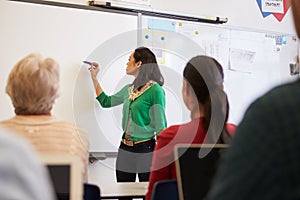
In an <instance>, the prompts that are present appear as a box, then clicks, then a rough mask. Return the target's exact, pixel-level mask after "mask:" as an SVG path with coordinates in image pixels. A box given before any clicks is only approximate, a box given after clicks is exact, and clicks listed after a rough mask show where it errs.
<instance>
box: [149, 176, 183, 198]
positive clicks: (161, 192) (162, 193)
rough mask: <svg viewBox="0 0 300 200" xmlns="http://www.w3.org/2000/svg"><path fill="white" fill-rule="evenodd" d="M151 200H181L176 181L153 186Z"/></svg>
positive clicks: (167, 181) (163, 181) (157, 183)
mask: <svg viewBox="0 0 300 200" xmlns="http://www.w3.org/2000/svg"><path fill="white" fill-rule="evenodd" d="M151 200H179V196H178V188H177V181H176V179H172V180H161V181H157V182H156V183H155V184H154V186H153V191H152V195H151Z"/></svg>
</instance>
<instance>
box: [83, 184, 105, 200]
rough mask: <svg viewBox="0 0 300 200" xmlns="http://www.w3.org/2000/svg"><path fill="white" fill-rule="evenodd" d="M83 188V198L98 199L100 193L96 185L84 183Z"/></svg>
mask: <svg viewBox="0 0 300 200" xmlns="http://www.w3.org/2000/svg"><path fill="white" fill-rule="evenodd" d="M83 188H84V190H83V199H84V200H100V199H101V193H100V188H99V187H98V186H97V185H94V184H90V183H85V184H84V187H83Z"/></svg>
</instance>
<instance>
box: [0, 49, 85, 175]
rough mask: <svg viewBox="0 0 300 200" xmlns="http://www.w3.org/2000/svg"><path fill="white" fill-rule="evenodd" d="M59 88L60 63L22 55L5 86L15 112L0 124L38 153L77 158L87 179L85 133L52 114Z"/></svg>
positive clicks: (40, 57) (33, 55)
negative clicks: (24, 139) (28, 142)
mask: <svg viewBox="0 0 300 200" xmlns="http://www.w3.org/2000/svg"><path fill="white" fill-rule="evenodd" d="M58 89H59V65H58V63H57V62H56V61H55V60H54V59H52V58H43V57H42V56H41V55H39V54H29V55H28V56H26V57H24V58H23V59H21V60H20V61H19V62H18V63H17V64H16V65H15V66H14V67H13V69H12V70H11V72H10V74H9V77H8V80H7V85H6V93H7V94H8V95H9V96H10V98H11V101H12V104H13V106H14V109H15V114H16V115H15V116H14V117H13V118H11V119H8V120H5V121H2V122H0V125H1V126H2V127H5V128H7V129H10V130H12V131H14V132H16V133H17V134H19V135H21V136H23V137H25V138H26V139H27V140H29V141H30V142H31V143H32V145H33V146H34V148H35V150H36V151H37V152H38V154H39V155H40V156H43V155H44V154H54V155H75V156H77V157H79V158H80V159H81V160H82V164H83V168H84V170H83V180H85V181H87V175H86V174H87V172H86V168H87V165H88V156H89V154H88V147H89V141H88V136H87V133H86V132H84V131H83V130H81V129H80V128H78V127H76V126H75V125H73V124H72V123H69V122H64V121H59V120H57V119H56V118H55V117H54V116H52V115H51V110H52V106H53V104H54V102H55V100H56V98H57V97H58Z"/></svg>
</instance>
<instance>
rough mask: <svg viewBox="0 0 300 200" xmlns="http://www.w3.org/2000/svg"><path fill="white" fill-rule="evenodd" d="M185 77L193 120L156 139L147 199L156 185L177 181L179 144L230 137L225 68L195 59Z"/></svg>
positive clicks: (207, 59)
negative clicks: (177, 151)
mask: <svg viewBox="0 0 300 200" xmlns="http://www.w3.org/2000/svg"><path fill="white" fill-rule="evenodd" d="M183 77H184V80H183V87H182V97H183V100H184V103H185V105H186V106H187V108H188V109H189V110H190V117H191V121H190V122H188V123H185V124H180V125H174V126H170V127H168V128H167V129H165V130H164V131H162V132H161V133H160V134H159V135H158V136H157V144H156V147H155V151H154V155H153V161H152V166H151V174H150V181H149V186H148V192H147V194H146V199H147V200H150V199H151V194H152V190H153V186H154V184H155V182H157V181H160V180H166V179H176V171H175V162H174V156H173V155H174V154H173V151H174V146H175V145H176V144H179V143H180V144H182V143H184V144H202V143H214V144H215V143H227V142H228V141H229V140H230V138H231V137H230V135H231V134H232V133H229V132H228V131H227V128H226V124H227V118H228V110H229V105H228V101H227V95H226V93H225V92H224V90H223V78H224V74H223V69H222V66H221V65H220V64H219V63H218V62H217V61H216V60H215V59H214V58H211V57H208V56H196V57H194V58H192V59H191V60H190V61H189V62H188V63H187V64H186V66H185V68H184V72H183ZM212 116H213V118H211V117H212ZM211 124H212V125H211ZM199 187H200V186H199Z"/></svg>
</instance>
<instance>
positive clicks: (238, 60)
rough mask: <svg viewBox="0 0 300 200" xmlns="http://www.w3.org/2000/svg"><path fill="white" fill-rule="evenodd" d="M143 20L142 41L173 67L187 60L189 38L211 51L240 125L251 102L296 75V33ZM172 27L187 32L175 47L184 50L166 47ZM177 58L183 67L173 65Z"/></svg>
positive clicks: (232, 120)
mask: <svg viewBox="0 0 300 200" xmlns="http://www.w3.org/2000/svg"><path fill="white" fill-rule="evenodd" d="M142 26H143V28H144V29H145V30H146V31H144V33H143V36H142V38H143V41H144V44H149V46H152V48H153V49H158V54H159V55H163V56H162V58H161V65H165V66H166V67H168V68H169V69H173V70H175V71H176V70H177V71H178V73H180V74H182V73H181V72H182V68H183V67H184V64H185V63H186V60H189V59H190V58H192V57H193V56H194V55H193V53H192V52H190V48H189V45H190V43H191V42H190V41H191V40H192V41H194V42H195V43H196V44H197V45H198V46H199V48H200V49H202V51H199V52H198V55H201V54H202V55H208V56H212V57H214V58H215V59H216V60H218V61H219V62H220V63H221V65H222V66H223V69H224V75H225V80H224V90H225V91H226V93H227V95H228V98H229V104H230V113H229V120H228V121H229V122H230V123H234V124H237V125H238V124H239V122H240V121H241V120H242V118H243V115H244V113H245V111H246V109H247V108H248V107H249V105H250V104H251V103H252V102H253V101H254V100H255V99H257V98H258V97H259V96H261V95H262V94H264V93H265V92H267V91H268V90H270V89H271V88H273V87H275V86H277V85H279V84H282V83H285V82H289V81H293V80H295V79H297V78H298V75H291V74H290V66H289V64H290V63H295V62H296V56H297V53H298V52H297V51H298V50H297V47H298V40H297V37H296V36H295V35H291V34H285V33H280V32H267V31H260V30H254V29H245V28H238V27H230V26H226V25H211V24H203V23H195V22H188V21H179V20H170V19H164V18H158V17H149V16H144V17H143V20H142ZM170 33H172V34H173V35H177V36H176V37H181V38H182V37H183V36H185V40H184V41H185V42H179V41H178V42H177V43H180V44H179V45H178V47H177V48H180V49H181V51H182V52H183V51H184V52H185V54H186V55H184V56H183V54H182V53H180V54H179V55H174V54H170V53H168V51H170V48H169V45H170V44H169V43H172V42H174V39H173V38H171V39H170V38H169V37H168V36H167V35H168V34H170ZM161 38H163V40H162V39H161ZM171 49H172V50H171V51H174V50H176V49H174V48H171ZM177 51H178V49H177ZM188 54H189V58H188V57H187V55H188ZM178 60H179V61H178ZM178 63H180V65H181V68H176V69H175V68H174V66H176V65H177V64H178ZM178 98H181V94H178Z"/></svg>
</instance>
